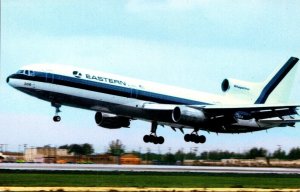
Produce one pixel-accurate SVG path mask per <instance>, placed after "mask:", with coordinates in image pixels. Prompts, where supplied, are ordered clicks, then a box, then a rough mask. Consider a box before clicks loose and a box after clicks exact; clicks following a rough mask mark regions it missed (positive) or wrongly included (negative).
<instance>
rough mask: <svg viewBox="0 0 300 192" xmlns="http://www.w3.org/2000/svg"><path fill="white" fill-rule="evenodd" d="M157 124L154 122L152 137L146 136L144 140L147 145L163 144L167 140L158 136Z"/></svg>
mask: <svg viewBox="0 0 300 192" xmlns="http://www.w3.org/2000/svg"><path fill="white" fill-rule="evenodd" d="M156 129H157V122H152V125H151V133H150V135H145V136H144V138H143V140H144V142H145V143H153V144H155V145H156V144H163V143H164V142H165V139H164V138H163V137H162V136H159V137H158V136H157V135H156Z"/></svg>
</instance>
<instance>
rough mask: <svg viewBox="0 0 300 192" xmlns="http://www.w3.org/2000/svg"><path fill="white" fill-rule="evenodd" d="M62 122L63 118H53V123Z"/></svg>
mask: <svg viewBox="0 0 300 192" xmlns="http://www.w3.org/2000/svg"><path fill="white" fill-rule="evenodd" d="M60 120H61V117H60V116H58V115H56V116H54V117H53V121H54V122H60Z"/></svg>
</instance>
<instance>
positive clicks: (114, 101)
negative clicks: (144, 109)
mask: <svg viewBox="0 0 300 192" xmlns="http://www.w3.org/2000/svg"><path fill="white" fill-rule="evenodd" d="M21 70H24V71H25V70H28V71H33V72H40V73H45V74H57V75H61V76H65V77H70V78H74V79H82V80H88V81H91V82H93V83H104V84H106V85H108V86H115V87H117V88H126V89H131V90H137V92H139V91H146V92H149V93H154V94H161V95H165V96H172V97H176V98H181V99H187V100H189V101H195V102H199V103H203V105H205V104H232V103H235V104H248V103H247V101H245V100H240V99H239V98H234V101H233V100H232V98H231V97H226V96H224V95H222V96H221V95H214V94H208V93H204V92H198V91H193V90H188V89H183V88H178V87H174V86H168V85H162V84H158V83H153V82H147V81H142V80H137V79H133V78H127V77H122V76H119V75H114V74H109V73H103V72H96V71H90V70H85V69H80V68H76V67H72V66H62V65H45V64H36V65H29V66H25V67H23V68H22V69H21ZM74 71H77V72H79V73H80V74H81V76H80V78H77V77H75V76H74V75H73V72H74ZM52 76H53V75H49V76H47V78H49V79H51V78H52ZM93 77H94V78H93ZM98 77H100V78H98ZM99 79H100V80H99ZM9 84H10V85H11V86H13V87H15V88H17V89H20V88H21V89H26V90H35V91H36V94H35V95H33V94H32V95H33V96H36V97H38V96H37V95H38V93H39V92H43V91H46V92H51V93H58V94H63V95H68V96H71V97H73V96H74V97H77V98H81V99H82V100H87V99H89V100H95V101H98V102H99V103H98V104H95V105H93V106H88V107H86V106H76V107H80V108H84V109H89V110H94V111H101V112H114V113H115V111H111V109H110V108H109V107H106V106H105V105H104V106H103V105H102V104H103V103H105V104H111V105H117V106H121V107H122V109H123V112H122V114H121V115H124V116H128V117H131V116H132V113H130V112H129V111H131V110H133V109H134V108H135V107H140V106H142V105H144V104H147V103H155V102H152V101H150V102H149V101H147V100H140V99H136V98H134V97H135V94H136V93H135V92H133V93H132V97H124V96H118V95H113V94H107V93H101V92H97V91H90V90H85V89H81V88H76V87H69V86H65V85H57V84H53V83H51V82H38V81H32V80H24V79H14V78H12V79H10V80H9ZM24 92H26V91H24ZM27 93H28V94H30V91H28V92H27ZM74 105H76V103H75V104H74ZM187 105H188V104H187ZM174 106H176V104H174ZM124 109H125V110H124ZM124 111H125V112H126V111H128V114H124ZM135 113H138V112H135ZM133 114H134V113H133ZM138 118H139V119H143V120H149V121H151V119H147V118H143V117H138ZM165 124H168V123H165ZM169 125H173V124H172V123H169ZM234 125H237V126H239V125H240V126H247V127H254V128H257V127H258V124H257V122H256V121H253V120H238V122H237V123H236V124H234ZM175 126H176V125H175Z"/></svg>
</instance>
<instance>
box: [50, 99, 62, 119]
mask: <svg viewBox="0 0 300 192" xmlns="http://www.w3.org/2000/svg"><path fill="white" fill-rule="evenodd" d="M51 105H52V107H55V116H54V117H53V121H54V122H59V121H60V120H61V117H60V116H59V115H58V113H60V112H61V110H60V109H59V108H60V107H61V104H59V103H55V102H52V103H51Z"/></svg>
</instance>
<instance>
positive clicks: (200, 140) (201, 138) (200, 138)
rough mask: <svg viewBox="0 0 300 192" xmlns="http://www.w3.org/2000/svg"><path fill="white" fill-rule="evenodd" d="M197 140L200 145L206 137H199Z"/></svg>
mask: <svg viewBox="0 0 300 192" xmlns="http://www.w3.org/2000/svg"><path fill="white" fill-rule="evenodd" d="M198 140H199V142H200V143H205V141H206V137H205V136H204V135H200V136H199V138H198Z"/></svg>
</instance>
